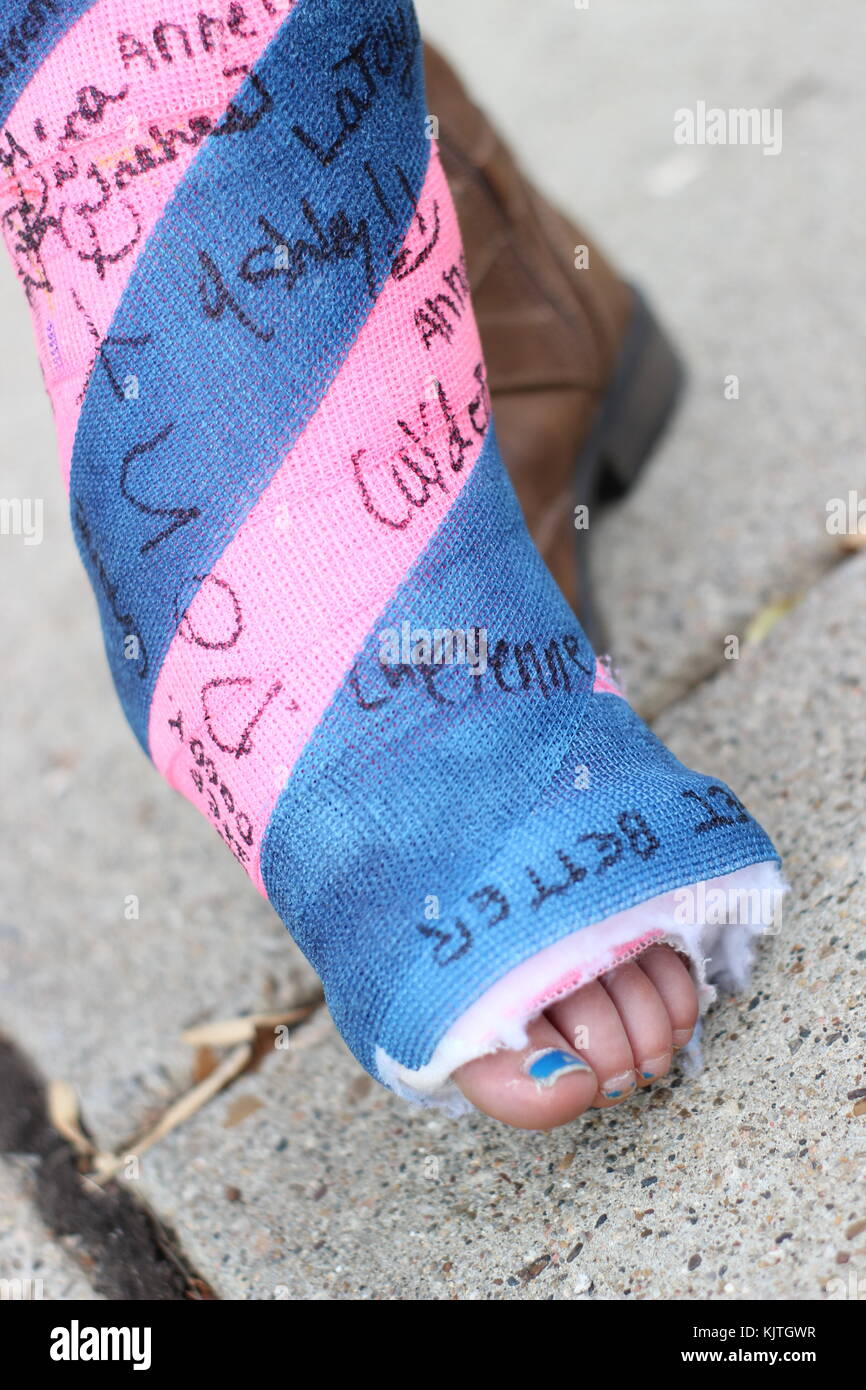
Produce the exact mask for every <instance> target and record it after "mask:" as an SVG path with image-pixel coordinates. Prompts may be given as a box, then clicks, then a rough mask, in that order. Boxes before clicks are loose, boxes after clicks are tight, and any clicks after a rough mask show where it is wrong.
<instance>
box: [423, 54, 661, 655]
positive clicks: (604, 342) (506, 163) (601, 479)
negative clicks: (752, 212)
mask: <svg viewBox="0 0 866 1390" xmlns="http://www.w3.org/2000/svg"><path fill="white" fill-rule="evenodd" d="M425 55H426V72H427V109H428V111H429V112H430V114H431V115H433V116H436V117H437V118H438V121H439V147H440V152H441V155H442V163H443V165H444V168H445V172H446V174H447V176H448V181H449V184H450V187H451V192H452V195H453V197H454V202H455V205H456V208H457V215H458V218H459V221H460V229H461V232H462V233H463V243H464V247H465V251H466V260H467V267H468V273H469V283H470V286H471V288H472V298H473V302H474V305H475V313H476V316H477V319H478V327H479V330H480V333H481V340H482V344H483V347H484V353H485V357H486V359H487V370H488V377H489V383H490V388H491V392H492V395H493V406H494V419H495V423H496V434H497V438H498V440H499V446H500V449H501V451H502V455H503V458H504V459H505V463H506V465H507V467H508V471H509V473H510V475H511V480H512V482H513V484H514V487H515V490H516V492H517V496H518V498H519V500H520V504H521V506H522V508H523V512H524V515H525V517H526V521H527V525H528V526H529V529H530V531H531V533H532V536H533V539H534V540H535V543H536V545H537V546H538V548H539V550H540V551H541V553H542V555H543V556H544V558H545V560H546V561H547V564H548V566H549V568H550V570H551V572H552V573H553V575H554V577H555V579H556V580H557V583H558V584H559V586H560V588H561V589H562V591H563V593H564V594H565V596H566V598H567V599H568V600H569V602H570V603H571V604H572V606H573V607H574V608H575V609H576V610H577V612H578V615H579V616H580V618H581V621H582V622H583V625H584V628H585V629H586V631H587V634H588V636H589V637H590V639H591V640H592V641H593V642H595V644H596V647H598V645H599V642H600V641H601V633H600V631H599V623H598V620H597V618H596V615H595V614H594V612H593V608H592V604H591V602H590V594H589V586H588V583H587V573H586V555H587V547H586V540H587V532H586V530H585V529H578V528H579V522H580V520H582V518H581V517H580V516H579V514H578V513H576V512H575V507H576V506H577V505H578V504H584V505H586V506H587V507H588V508H589V509H590V514H593V509H594V508H595V506H596V504H597V503H598V502H600V501H602V500H604V498H605V497H611V496H617V495H621V494H622V493H624V492H625V491H626V490H627V489H628V488H629V486H630V485H631V483H632V482H633V481H634V479H635V477H636V476H637V474H638V472H639V471H640V468H641V466H642V465H643V463H644V462H645V461H646V459H647V457H648V456H649V453H650V451H651V449H652V447H653V445H654V443H655V441H656V439H657V438H658V436H659V434H660V432H661V430H662V428H663V426H664V424H665V423H666V421H667V418H668V416H669V414H670V411H671V408H672V406H673V404H674V401H675V399H676V396H677V393H678V390H679V387H680V384H681V380H682V371H681V368H680V365H679V362H678V360H677V358H676V355H675V354H674V352H673V349H672V348H671V346H670V344H669V343H668V341H667V339H666V338H665V336H664V334H663V333H662V331H661V329H660V328H659V327H658V325H657V324H656V323H655V322H654V320H653V318H652V317H651V315H650V313H649V310H648V309H647V307H646V305H645V304H644V302H643V300H642V299H641V297H640V295H639V294H638V293H637V292H636V291H635V290H633V289H632V288H631V287H630V286H628V285H626V284H625V282H624V281H622V280H621V279H620V278H619V276H618V275H617V274H616V273H615V272H614V271H613V270H612V268H611V267H610V265H609V264H608V262H607V261H606V260H605V258H604V256H602V254H601V252H600V251H599V250H598V248H597V247H596V246H595V245H594V244H593V243H592V242H591V241H590V239H589V238H588V237H587V236H586V235H585V233H584V232H583V231H581V230H580V228H579V227H576V226H575V225H574V224H573V223H571V222H569V221H568V220H567V219H566V218H565V217H563V216H562V215H561V214H560V213H559V212H557V211H556V209H555V208H553V207H551V205H550V204H549V203H548V202H546V201H545V199H544V198H542V196H541V194H540V193H538V191H537V190H536V189H535V188H533V187H532V185H531V184H530V183H529V182H528V180H527V179H526V178H525V177H524V175H523V174H522V173H521V171H520V169H519V168H518V166H517V164H516V162H515V160H514V158H513V156H512V155H511V153H510V152H509V150H508V149H507V147H506V146H505V144H504V143H503V142H502V140H501V139H500V138H499V136H498V135H497V133H496V131H495V130H494V129H493V128H492V126H491V125H490V123H489V121H488V120H487V118H486V117H485V116H484V114H483V112H481V111H479V109H478V107H477V106H475V105H474V103H473V102H472V101H471V100H470V98H469V96H468V94H467V92H466V91H465V89H464V87H463V85H462V83H461V82H460V79H459V78H458V77H457V74H456V73H455V72H454V70H453V69H452V68H451V67H450V66H449V65H448V63H447V62H446V61H445V59H444V58H443V57H442V56H441V54H439V53H438V52H437V51H436V50H435V49H433V48H431V46H430V45H429V44H427V45H426V48H425ZM578 248H585V252H584V255H585V259H586V261H587V265H586V268H584V269H578V268H576V265H575V259H576V254H577V252H578Z"/></svg>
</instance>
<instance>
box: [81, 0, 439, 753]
mask: <svg viewBox="0 0 866 1390" xmlns="http://www.w3.org/2000/svg"><path fill="white" fill-rule="evenodd" d="M178 124H180V121H179V122H178ZM429 157H430V141H429V140H428V138H427V134H426V131H425V126H424V95H423V72H422V62H421V46H420V36H419V34H418V29H417V22H416V19H415V14H414V10H413V8H412V6H411V4H409V3H406V0H366V3H364V4H363V5H348V4H345V3H343V0H301V3H300V4H299V6H298V7H297V8H296V9H295V10H294V11H293V12H292V13H291V15H290V16H289V17H288V18H287V20H286V21H285V23H284V24H283V25H282V27H281V28H280V30H279V32H278V33H277V34H276V36H275V37H274V39H273V41H272V42H271V44H270V45H269V47H268V49H267V50H266V52H265V53H264V55H263V56H262V58H261V60H260V61H259V63H257V65H256V67H255V69H254V71H253V73H252V74H251V75H250V76H249V78H248V79H247V80H246V81H245V82H244V85H243V87H242V89H241V91H240V93H239V95H238V96H237V98H236V100H235V101H234V102H233V103H231V105H230V106H229V109H228V111H227V112H226V113H225V114H224V116H223V118H222V119H221V121H220V122H219V124H218V125H217V127H216V128H215V129H214V130H213V131H212V132H211V133H210V135H209V136H208V138H207V139H206V141H205V143H204V144H203V145H202V147H201V149H200V151H199V152H198V154H197V156H196V158H195V160H194V162H193V164H192V166H191V167H190V169H189V171H188V172H187V175H186V177H185V178H184V179H183V180H182V181H181V183H180V185H179V187H178V188H177V190H176V193H175V195H174V197H173V198H172V199H171V201H170V202H169V204H168V206H167V208H166V210H165V213H164V216H163V217H162V219H161V220H160V223H159V224H158V226H157V228H156V229H155V231H154V232H153V234H152V236H151V238H150V240H149V241H148V242H147V244H146V245H145V246H144V248H143V249H142V250H141V252H140V255H139V259H138V261H137V263H136V265H135V267H134V269H133V272H132V275H131V278H130V282H129V285H128V287H127V290H126V292H125V294H124V297H123V300H122V302H121V304H120V306H119V308H118V311H117V314H116V315H115V319H114V321H113V323H112V326H111V330H110V333H109V334H108V335H107V337H106V339H105V342H104V343H103V345H102V349H101V353H100V360H99V361H98V362H97V365H96V367H95V369H94V372H93V375H92V377H91V381H90V385H89V387H88V392H87V396H86V399H85V402H84V406H83V410H82V415H81V419H80V422H79V428H78V433H77V436H76V441H75V451H74V458H73V466H72V479H71V489H70V505H71V511H72V520H73V524H74V527H75V531H76V535H77V539H78V543H79V548H80V550H81V553H82V557H83V559H84V562H85V565H86V566H87V568H88V570H89V572H90V575H91V579H92V582H93V585H94V588H95V590H96V593H97V597H98V600H99V605H100V611H101V617H102V623H103V632H104V636H105V644H106V650H107V653H108V658H109V661H110V664H111V668H112V673H113V675H114V679H115V683H116V685H117V688H118V691H119V693H120V696H121V699H122V701H123V705H124V708H125V710H126V714H127V717H128V718H129V721H130V723H131V725H132V727H133V729H134V730H135V732H136V734H137V736H138V738H139V740H140V742H141V743H142V745H143V746H145V747H146V740H147V723H148V711H149V708H150V702H151V697H152V693H153V688H154V685H155V682H156V679H157V677H158V674H159V670H160V667H161V665H162V662H163V660H164V658H165V654H166V652H167V650H168V647H169V645H170V643H171V640H172V636H173V634H174V631H175V628H176V624H177V620H178V615H179V613H182V612H183V610H184V608H185V607H186V606H187V605H188V604H189V602H190V600H191V598H192V596H193V594H194V593H195V591H196V589H197V587H198V584H199V583H200V582H201V578H202V576H203V575H206V574H207V573H208V571H209V570H210V569H211V568H212V566H213V564H214V562H215V560H216V559H217V558H218V557H219V555H220V554H221V552H222V551H223V550H224V548H225V547H226V545H227V544H228V543H229V542H230V541H231V539H232V537H233V536H234V534H235V532H236V531H237V528H238V527H239V526H240V525H241V523H242V522H243V520H244V519H245V517H246V516H247V515H248V513H249V511H250V509H251V508H252V507H253V505H254V504H255V502H256V501H257V499H258V498H259V496H260V495H261V493H262V491H263V489H264V488H265V487H266V486H267V484H268V482H269V481H270V479H271V478H272V477H273V475H274V473H275V471H276V470H277V468H278V467H279V465H280V464H281V462H282V461H283V459H284V457H285V455H286V453H287V452H288V451H289V450H290V449H291V448H292V446H293V445H294V444H295V442H296V441H297V439H298V436H299V435H300V434H301V432H302V431H303V429H304V427H305V425H306V424H307V423H308V421H309V420H310V418H311V416H312V415H313V414H314V412H315V410H316V408H317V407H318V405H319V403H320V401H321V400H322V398H323V396H324V395H325V393H326V391H327V389H328V386H329V385H330V383H331V381H332V380H333V379H334V377H335V375H336V373H337V372H338V370H339V368H340V365H341V364H342V362H343V361H344V359H345V357H346V354H347V353H348V351H349V349H350V347H351V345H352V343H353V341H354V340H355V338H356V336H357V334H358V332H359V330H360V328H361V327H362V325H363V324H364V322H365V321H366V319H367V317H368V315H369V313H370V310H371V308H372V306H373V303H374V301H375V299H376V296H377V295H378V293H379V292H380V290H381V288H382V286H383V284H384V282H385V280H386V278H387V276H388V274H389V273H390V269H391V264H392V261H393V258H394V256H395V255H396V253H397V251H398V250H399V247H400V245H401V244H402V242H403V239H404V237H405V234H406V232H407V229H408V227H409V226H410V224H411V222H412V219H413V217H414V212H415V204H416V201H417V198H418V195H419V193H420V190H421V187H422V185H423V181H424V177H425V174H426V171H427V166H428V162H429ZM142 177H146V174H143V175H142ZM111 196H114V195H113V194H112V195H111ZM122 196H123V195H122V194H120V195H118V197H121V198H122ZM346 464H347V466H350V460H346Z"/></svg>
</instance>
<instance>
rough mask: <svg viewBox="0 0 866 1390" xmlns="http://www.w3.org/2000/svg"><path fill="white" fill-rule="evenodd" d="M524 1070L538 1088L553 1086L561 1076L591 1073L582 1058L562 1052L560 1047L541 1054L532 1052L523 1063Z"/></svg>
mask: <svg viewBox="0 0 866 1390" xmlns="http://www.w3.org/2000/svg"><path fill="white" fill-rule="evenodd" d="M523 1070H524V1071H525V1072H526V1075H527V1076H531V1077H532V1079H533V1081H534V1082H535V1083H536V1085H538V1086H543V1087H545V1088H546V1087H548V1086H553V1085H554V1084H555V1083H556V1082H557V1081H558V1080H559V1078H560V1077H561V1076H566V1075H567V1074H568V1073H569V1072H576V1071H591V1070H592V1068H591V1067H590V1066H588V1065H587V1063H586V1062H585V1061H584V1060H583V1058H582V1057H576V1056H575V1055H574V1053H573V1052H562V1051H561V1050H560V1049H559V1048H558V1047H545V1048H544V1049H543V1051H541V1052H531V1053H530V1054H529V1056H528V1057H527V1058H526V1061H525V1062H524V1063H523Z"/></svg>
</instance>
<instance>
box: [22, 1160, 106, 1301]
mask: <svg viewBox="0 0 866 1390" xmlns="http://www.w3.org/2000/svg"><path fill="white" fill-rule="evenodd" d="M33 1192H34V1182H33V1176H32V1173H31V1169H30V1165H29V1163H28V1162H27V1161H26V1160H25V1159H23V1158H22V1159H18V1158H0V1301H3V1300H9V1301H16V1300H22V1299H24V1300H27V1301H29V1302H41V1301H45V1302H68V1301H69V1300H75V1301H79V1300H82V1301H86V1302H91V1301H98V1300H99V1298H100V1295H99V1294H96V1293H94V1292H93V1290H92V1289H91V1287H90V1284H89V1283H88V1281H87V1276H86V1256H84V1255H83V1254H82V1252H81V1251H79V1250H78V1248H77V1246H76V1244H75V1242H74V1241H67V1242H65V1243H63V1242H60V1241H58V1240H56V1239H55V1238H54V1237H53V1236H51V1235H50V1233H49V1232H48V1231H47V1230H46V1228H45V1226H44V1225H43V1224H42V1221H41V1220H40V1218H39V1215H38V1213H37V1211H36V1209H35V1207H34V1205H33Z"/></svg>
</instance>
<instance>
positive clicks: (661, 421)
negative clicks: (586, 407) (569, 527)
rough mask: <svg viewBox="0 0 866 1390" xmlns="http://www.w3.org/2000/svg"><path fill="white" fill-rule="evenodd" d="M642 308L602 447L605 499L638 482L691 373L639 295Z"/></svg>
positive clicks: (612, 393) (606, 413)
mask: <svg viewBox="0 0 866 1390" xmlns="http://www.w3.org/2000/svg"><path fill="white" fill-rule="evenodd" d="M635 294H636V308H635V313H634V317H633V319H632V322H631V326H630V328H629V331H628V335H627V337H626V341H625V344H624V347H623V350H622V352H621V354H620V360H619V364H618V366H617V369H616V372H615V374H614V379H613V382H612V383H611V387H610V389H609V391H608V395H607V399H606V401H605V404H604V408H603V412H602V419H601V421H600V429H599V435H598V438H597V442H596V449H597V456H596V467H597V469H598V482H599V487H600V490H601V494H602V496H607V497H613V498H615V497H621V496H622V495H623V494H624V493H626V492H628V490H629V488H630V487H631V486H632V484H633V483H634V482H635V480H636V478H637V477H638V475H639V473H640V471H641V468H642V467H643V465H644V464H645V463H646V461H647V460H648V458H649V456H650V454H651V453H652V451H653V448H654V446H655V444H656V443H657V441H658V439H659V437H660V435H661V434H662V431H663V430H664V428H665V426H666V424H667V423H668V420H669V418H670V416H671V415H672V413H673V410H674V407H675V406H676V403H677V399H678V397H679V394H680V391H681V390H682V387H683V383H684V381H685V372H684V370H683V367H682V363H681V362H680V359H679V357H678V356H677V353H676V352H675V350H674V348H673V346H672V345H671V342H670V340H669V338H668V337H667V335H666V334H665V332H664V330H663V329H662V328H661V327H660V326H659V324H658V323H657V322H656V320H655V318H654V317H653V315H652V313H651V312H650V310H649V308H648V307H647V305H646V303H645V302H644V300H643V299H642V298H641V296H640V295H639V294H637V292H635Z"/></svg>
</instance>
